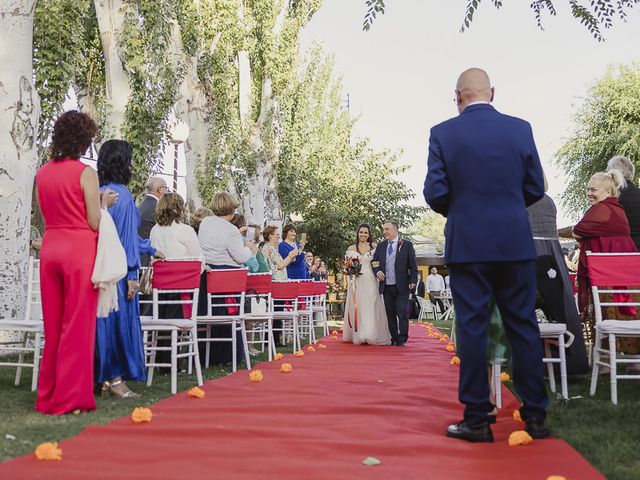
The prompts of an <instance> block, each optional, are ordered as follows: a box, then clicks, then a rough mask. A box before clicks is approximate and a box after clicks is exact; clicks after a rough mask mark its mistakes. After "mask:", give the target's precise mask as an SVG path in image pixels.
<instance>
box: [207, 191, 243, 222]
mask: <svg viewBox="0 0 640 480" xmlns="http://www.w3.org/2000/svg"><path fill="white" fill-rule="evenodd" d="M239 206H240V204H239V203H238V201H237V200H236V199H235V198H234V197H233V195H231V194H230V193H227V192H221V193H216V194H215V195H214V196H213V199H212V200H211V210H212V211H213V214H214V215H215V216H217V217H226V216H227V215H232V214H233V213H234V212H235V211H236V208H238V207H239Z"/></svg>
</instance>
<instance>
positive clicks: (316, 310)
mask: <svg viewBox="0 0 640 480" xmlns="http://www.w3.org/2000/svg"><path fill="white" fill-rule="evenodd" d="M313 286H314V288H315V292H314V293H315V296H314V299H313V304H312V306H311V310H312V311H313V314H314V315H313V328H315V327H318V326H319V327H322V332H323V335H325V336H327V335H329V321H328V318H327V282H326V281H323V282H313ZM314 332H315V330H314Z"/></svg>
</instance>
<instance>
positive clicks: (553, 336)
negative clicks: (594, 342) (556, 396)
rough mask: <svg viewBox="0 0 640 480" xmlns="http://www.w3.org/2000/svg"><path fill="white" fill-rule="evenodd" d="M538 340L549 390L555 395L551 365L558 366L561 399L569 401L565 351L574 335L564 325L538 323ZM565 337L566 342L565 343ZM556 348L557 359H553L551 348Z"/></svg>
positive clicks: (554, 381) (553, 374) (554, 382)
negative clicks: (555, 364)
mask: <svg viewBox="0 0 640 480" xmlns="http://www.w3.org/2000/svg"><path fill="white" fill-rule="evenodd" d="M538 328H539V329H540V338H541V339H542V341H543V342H544V357H543V358H542V361H543V362H544V363H546V364H547V372H548V374H549V388H550V389H551V391H552V392H553V393H556V377H555V371H554V368H553V364H554V363H557V364H559V365H560V391H561V393H562V398H563V399H565V400H569V388H568V386H567V354H566V349H567V348H569V347H570V346H571V344H572V343H573V340H574V338H575V337H574V335H573V333H571V332H570V331H568V330H567V326H566V325H565V324H564V323H548V322H545V323H539V324H538ZM565 336H567V337H568V340H566V341H565ZM552 345H556V346H557V347H558V357H554V356H553V353H552V351H551V346H552Z"/></svg>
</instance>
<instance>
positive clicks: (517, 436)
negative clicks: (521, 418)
mask: <svg viewBox="0 0 640 480" xmlns="http://www.w3.org/2000/svg"><path fill="white" fill-rule="evenodd" d="M531 442H533V438H531V435H529V434H528V433H527V432H525V431H524V430H516V431H515V432H511V433H510V434H509V446H510V447H516V446H518V445H529V444H530V443H531Z"/></svg>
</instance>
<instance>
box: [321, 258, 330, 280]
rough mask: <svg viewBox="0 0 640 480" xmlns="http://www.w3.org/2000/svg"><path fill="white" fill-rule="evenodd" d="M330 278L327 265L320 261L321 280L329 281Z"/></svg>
mask: <svg viewBox="0 0 640 480" xmlns="http://www.w3.org/2000/svg"><path fill="white" fill-rule="evenodd" d="M328 278H329V270H327V264H326V263H324V262H323V261H322V260H320V280H323V281H325V280H327V279H328Z"/></svg>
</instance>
